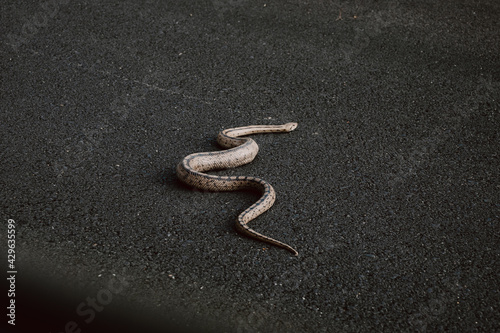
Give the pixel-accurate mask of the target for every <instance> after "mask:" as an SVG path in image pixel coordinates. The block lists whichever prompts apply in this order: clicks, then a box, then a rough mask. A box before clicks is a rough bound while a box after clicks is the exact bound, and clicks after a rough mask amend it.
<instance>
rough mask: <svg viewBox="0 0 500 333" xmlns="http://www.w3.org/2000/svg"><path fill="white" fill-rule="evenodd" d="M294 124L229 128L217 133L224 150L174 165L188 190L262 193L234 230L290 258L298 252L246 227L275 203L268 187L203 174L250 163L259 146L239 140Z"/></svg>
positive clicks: (262, 182)
mask: <svg viewBox="0 0 500 333" xmlns="http://www.w3.org/2000/svg"><path fill="white" fill-rule="evenodd" d="M296 127H297V123H287V124H284V125H255V126H245V127H237V128H229V129H226V130H224V131H222V132H220V133H219V135H218V136H217V142H218V143H219V145H221V146H222V147H224V148H226V149H227V150H223V151H216V152H207V153H195V154H191V155H188V156H186V157H185V158H184V159H183V160H182V161H181V162H180V163H179V164H178V165H177V176H178V177H179V179H180V180H181V181H182V182H184V183H186V184H187V185H189V186H193V187H196V188H199V189H202V190H208V191H235V190H240V189H257V190H260V191H261V192H262V196H261V197H260V199H259V200H258V201H257V202H256V203H254V204H253V205H252V206H250V207H249V208H248V209H246V210H245V211H244V212H243V213H241V214H240V215H239V216H238V222H237V223H236V230H238V231H239V232H240V233H242V234H244V235H247V236H249V237H252V238H255V239H258V240H261V241H263V242H266V243H269V244H272V245H276V246H278V247H281V248H284V249H286V250H288V251H290V252H292V253H293V254H294V255H298V252H297V251H296V250H295V249H294V248H293V247H291V246H290V245H288V244H285V243H283V242H280V241H278V240H276V239H273V238H271V237H267V236H264V235H262V234H260V233H258V232H256V231H255V230H253V229H251V228H249V227H248V225H247V224H248V222H250V221H251V220H253V219H255V218H256V217H257V216H259V215H261V214H262V213H264V212H265V211H267V210H268V209H269V208H271V206H272V205H273V203H274V200H275V199H276V193H275V192H274V189H273V187H272V186H271V184H269V183H268V182H266V181H265V180H263V179H260V178H257V177H246V176H215V175H208V174H206V173H204V172H205V171H209V170H217V169H226V168H234V167H237V166H240V165H244V164H247V163H250V162H252V161H253V159H254V158H255V156H256V155H257V153H258V152H259V146H258V145H257V143H256V142H255V141H254V140H252V139H251V138H240V137H241V136H245V135H249V134H256V133H272V132H291V131H293V130H294V129H295V128H296Z"/></svg>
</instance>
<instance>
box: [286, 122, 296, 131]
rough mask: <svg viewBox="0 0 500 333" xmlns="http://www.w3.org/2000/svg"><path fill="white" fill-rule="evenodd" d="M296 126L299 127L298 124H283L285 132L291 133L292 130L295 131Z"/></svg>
mask: <svg viewBox="0 0 500 333" xmlns="http://www.w3.org/2000/svg"><path fill="white" fill-rule="evenodd" d="M298 125H299V124H297V123H286V124H285V125H283V126H285V130H286V131H287V132H291V131H293V130H294V129H296V128H297V126H298Z"/></svg>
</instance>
